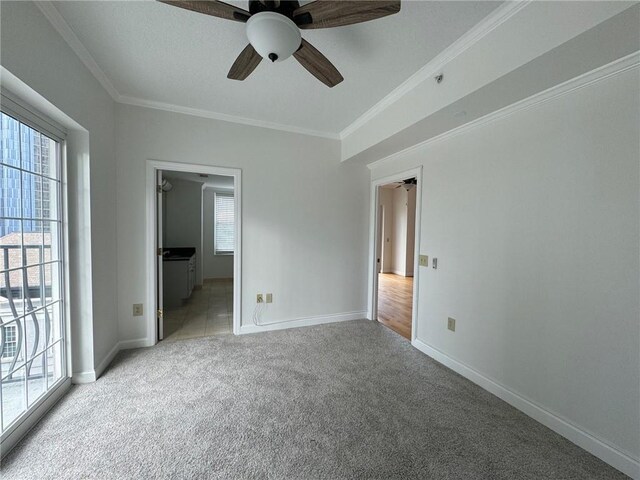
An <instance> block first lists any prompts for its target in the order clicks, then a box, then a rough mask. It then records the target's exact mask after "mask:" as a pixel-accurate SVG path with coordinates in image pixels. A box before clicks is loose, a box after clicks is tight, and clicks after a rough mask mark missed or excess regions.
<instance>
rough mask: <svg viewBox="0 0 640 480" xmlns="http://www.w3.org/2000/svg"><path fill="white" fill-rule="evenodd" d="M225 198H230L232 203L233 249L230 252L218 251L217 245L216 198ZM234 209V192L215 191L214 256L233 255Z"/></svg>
mask: <svg viewBox="0 0 640 480" xmlns="http://www.w3.org/2000/svg"><path fill="white" fill-rule="evenodd" d="M219 196H220V197H227V198H231V199H232V201H233V205H232V209H231V211H232V213H233V236H234V238H233V244H234V245H233V248H232V249H231V250H219V249H218V246H217V243H218V233H217V223H218V222H217V218H218V197H219ZM235 207H236V198H235V192H221V191H215V192H213V254H214V255H215V256H228V255H234V253H235V233H236V229H235V226H236V218H235Z"/></svg>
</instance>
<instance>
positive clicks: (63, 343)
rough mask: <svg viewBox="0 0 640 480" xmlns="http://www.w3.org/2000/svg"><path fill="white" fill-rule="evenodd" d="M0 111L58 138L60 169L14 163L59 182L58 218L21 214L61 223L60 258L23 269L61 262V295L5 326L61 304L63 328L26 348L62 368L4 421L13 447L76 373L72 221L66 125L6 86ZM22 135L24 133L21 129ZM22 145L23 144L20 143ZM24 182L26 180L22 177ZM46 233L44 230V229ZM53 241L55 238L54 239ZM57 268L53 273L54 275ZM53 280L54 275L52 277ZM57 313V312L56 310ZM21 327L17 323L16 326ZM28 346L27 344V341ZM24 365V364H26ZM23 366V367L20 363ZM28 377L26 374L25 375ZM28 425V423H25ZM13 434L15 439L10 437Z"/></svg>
mask: <svg viewBox="0 0 640 480" xmlns="http://www.w3.org/2000/svg"><path fill="white" fill-rule="evenodd" d="M0 99H1V105H0V111H1V112H2V113H3V114H5V115H7V116H9V117H11V118H13V119H14V120H16V121H17V122H18V123H19V124H22V125H25V126H26V127H29V128H31V129H33V130H36V131H37V132H39V133H40V134H42V135H44V136H45V137H48V138H49V139H51V140H53V141H54V142H55V152H54V154H55V156H56V161H57V165H56V171H55V174H54V176H49V175H47V174H44V173H42V172H41V173H37V172H32V171H30V170H27V169H24V168H23V165H20V166H19V167H13V166H12V167H11V168H13V169H16V170H18V171H20V173H21V178H22V175H23V174H24V173H27V174H30V175H34V176H36V177H40V178H42V179H49V180H52V181H54V182H55V184H56V187H55V188H56V189H57V194H56V207H55V208H56V209H57V212H58V215H57V218H55V219H53V218H47V219H46V220H44V219H35V220H34V218H27V217H25V216H24V215H23V214H22V213H21V215H20V217H19V218H20V221H25V220H27V221H41V222H42V223H51V224H54V223H55V224H57V228H56V230H57V232H56V236H57V239H56V242H57V246H58V252H57V258H56V260H51V261H48V262H44V263H42V262H38V263H37V264H28V265H27V264H26V263H25V261H23V262H22V263H21V266H20V269H25V268H31V267H40V268H44V266H45V265H47V264H51V265H52V266H53V264H57V265H58V266H57V268H55V270H56V272H55V273H56V275H57V277H58V282H59V284H58V287H57V289H58V290H59V298H58V299H56V300H53V299H52V300H51V301H50V302H48V303H45V304H44V305H41V306H39V307H36V308H35V309H34V310H33V311H31V312H29V313H27V312H24V313H23V314H22V315H20V317H19V318H18V319H14V320H12V321H9V322H5V326H9V327H10V326H11V325H14V326H15V325H17V324H16V322H17V321H19V320H20V319H21V318H26V316H27V315H28V314H31V313H37V312H38V311H42V310H44V309H47V310H48V309H49V308H57V309H58V314H57V315H58V316H59V319H58V321H59V326H58V327H57V329H58V330H59V338H57V339H55V338H53V337H52V339H51V341H50V343H45V346H44V348H43V349H38V350H37V352H35V353H34V354H33V355H31V354H30V353H29V352H28V351H26V350H25V354H26V355H29V357H32V358H31V359H30V360H27V361H26V362H23V361H21V362H20V363H21V364H22V363H24V364H25V365H26V363H28V362H32V361H34V360H35V359H37V358H38V357H39V356H41V355H44V356H45V358H46V356H47V355H48V354H49V353H48V352H49V350H50V351H51V352H52V354H55V353H53V352H55V351H56V350H57V351H58V352H59V355H60V357H59V359H58V366H59V368H60V369H61V371H60V375H59V377H58V378H54V379H53V380H52V383H49V382H48V377H47V376H45V378H47V380H45V385H46V388H45V389H44V390H43V391H42V392H41V393H40V394H38V395H36V397H34V398H33V399H32V398H30V396H29V394H28V392H26V393H25V400H24V401H25V409H24V410H23V411H22V412H21V413H20V414H19V415H18V416H17V417H15V418H14V419H13V420H12V421H11V423H10V424H8V425H7V427H6V428H4V429H3V425H0V443H2V445H3V447H4V445H5V442H7V441H8V442H9V445H10V447H9V449H10V448H11V442H13V440H12V439H13V437H12V435H13V434H14V433H15V434H16V435H18V436H21V435H22V434H23V432H22V431H23V430H24V428H30V427H29V425H30V422H33V418H32V417H36V418H37V417H39V416H40V415H41V414H42V413H44V411H43V410H42V408H44V407H43V405H46V404H47V402H49V401H50V399H52V398H59V396H60V392H61V391H63V385H69V384H70V380H71V375H72V369H71V361H70V360H71V345H70V340H69V339H70V336H69V317H70V311H69V289H68V279H69V265H68V261H67V256H68V250H67V249H68V239H69V238H68V223H67V191H66V187H67V180H66V172H67V157H66V151H67V140H66V137H67V132H66V130H65V129H64V127H62V126H60V125H59V124H58V123H57V122H55V121H54V120H52V119H51V118H49V117H48V116H46V115H43V114H41V113H40V112H38V111H37V110H36V109H34V108H32V107H30V106H29V105H28V104H25V103H23V101H22V100H21V99H20V98H19V97H16V96H14V95H13V94H12V93H11V92H9V91H7V90H6V89H4V88H0ZM18 135H19V136H21V135H22V134H21V133H19V134H18ZM20 148H21V147H20ZM21 182H22V180H21ZM20 195H23V191H22V186H20ZM21 234H22V236H24V232H23V231H22V230H21ZM43 234H44V232H43ZM51 242H52V245H53V239H51ZM53 274H54V273H53V271H52V272H51V275H53ZM52 281H53V277H52ZM54 315H55V314H54ZM16 330H17V327H16ZM22 336H23V337H24V338H23V339H22V341H23V342H26V336H25V335H24V334H23V335H22ZM23 347H26V344H25V345H23ZM25 365H23V367H24V366H25ZM20 368H22V367H20ZM25 381H26V378H25ZM1 399H2V395H1V393H0V401H1ZM36 411H38V412H39V413H38V415H37V416H36V415H32V414H34V412H36ZM2 414H3V413H2V412H1V408H0V421H3V419H2ZM24 425H26V427H24ZM10 438H11V440H10Z"/></svg>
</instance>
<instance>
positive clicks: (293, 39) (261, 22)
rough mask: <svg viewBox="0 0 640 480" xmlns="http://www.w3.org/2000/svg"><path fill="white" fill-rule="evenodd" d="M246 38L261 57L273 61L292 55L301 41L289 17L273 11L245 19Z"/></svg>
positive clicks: (295, 26)
mask: <svg viewBox="0 0 640 480" xmlns="http://www.w3.org/2000/svg"><path fill="white" fill-rule="evenodd" d="M247 38H248V39H249V43H250V44H251V46H253V48H254V49H255V51H256V52H258V54H259V55H260V56H261V57H262V58H267V59H272V61H275V62H282V61H283V60H286V59H287V58H289V57H290V56H291V55H293V53H294V52H295V51H296V50H298V48H299V47H300V42H301V41H302V38H301V36H300V29H299V28H298V26H297V25H296V24H295V23H293V21H292V20H291V19H290V18H287V17H285V16H284V15H281V14H279V13H275V12H260V13H256V14H255V15H252V16H251V18H249V20H248V21H247ZM274 56H275V57H276V59H275V60H273V57H274Z"/></svg>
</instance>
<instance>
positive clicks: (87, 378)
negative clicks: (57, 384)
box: [71, 370, 96, 385]
mask: <svg viewBox="0 0 640 480" xmlns="http://www.w3.org/2000/svg"><path fill="white" fill-rule="evenodd" d="M95 381H96V372H95V370H87V371H86V372H73V374H72V375H71V383H74V384H76V385H82V384H83V383H91V382H95Z"/></svg>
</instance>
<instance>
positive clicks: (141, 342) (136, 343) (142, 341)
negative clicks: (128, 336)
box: [118, 337, 153, 350]
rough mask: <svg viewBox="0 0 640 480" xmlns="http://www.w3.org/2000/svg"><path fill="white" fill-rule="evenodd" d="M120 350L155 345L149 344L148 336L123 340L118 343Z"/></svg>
mask: <svg viewBox="0 0 640 480" xmlns="http://www.w3.org/2000/svg"><path fill="white" fill-rule="evenodd" d="M118 346H119V348H120V350H129V349H131V348H144V347H152V346H153V345H149V342H148V340H147V337H143V338H136V339H133V340H122V341H121V342H120V343H118Z"/></svg>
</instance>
